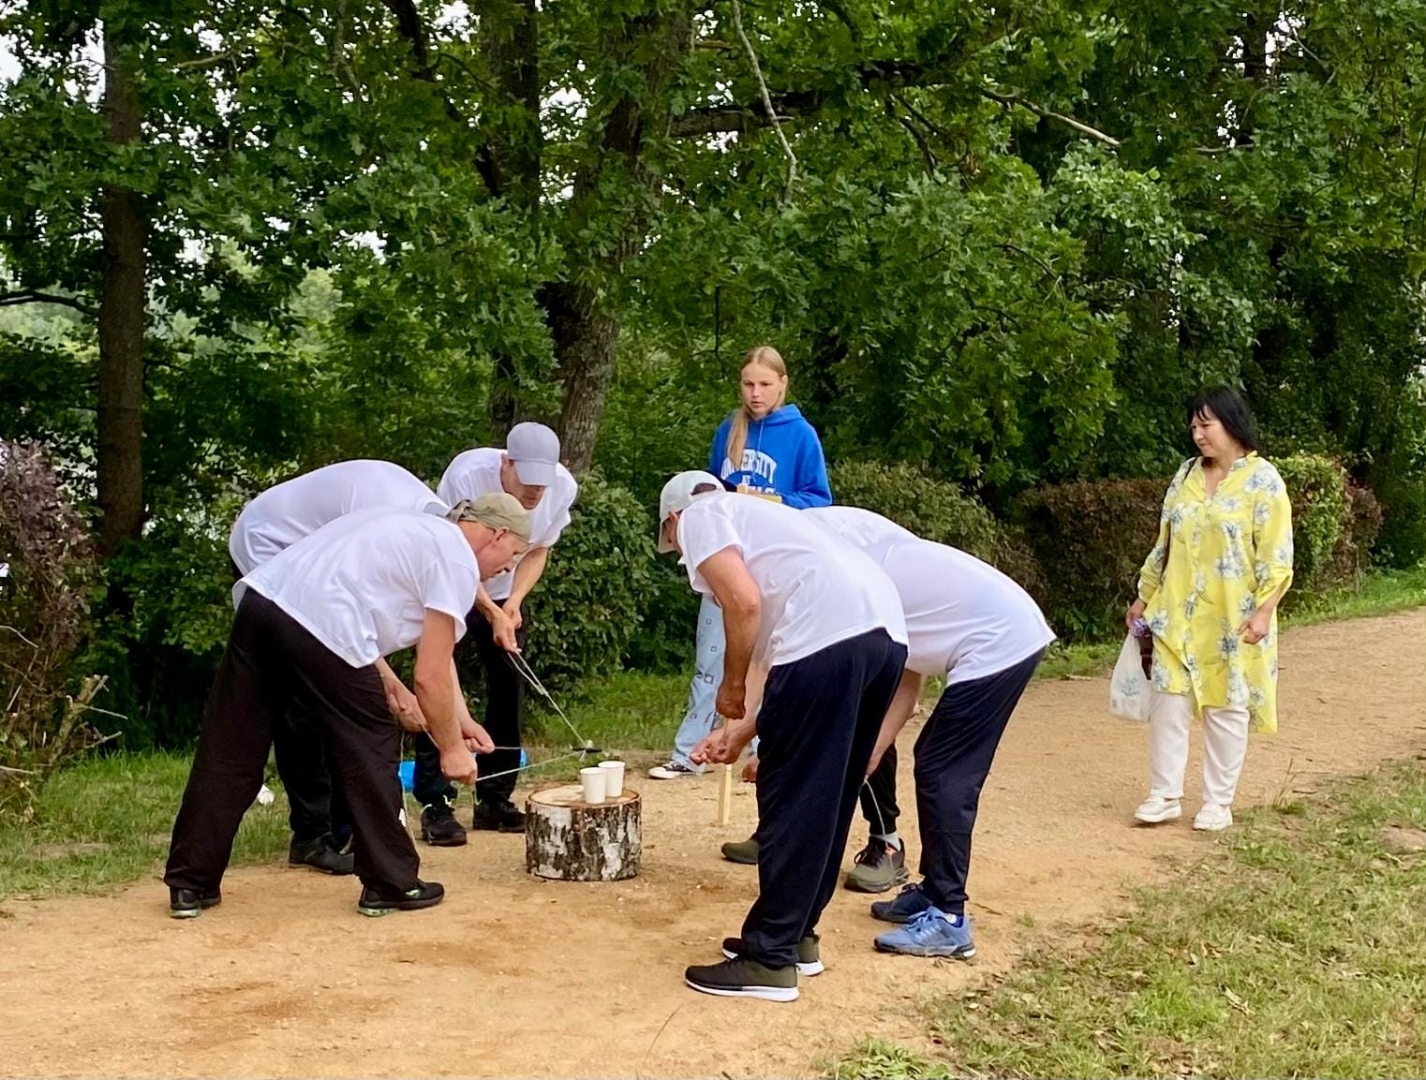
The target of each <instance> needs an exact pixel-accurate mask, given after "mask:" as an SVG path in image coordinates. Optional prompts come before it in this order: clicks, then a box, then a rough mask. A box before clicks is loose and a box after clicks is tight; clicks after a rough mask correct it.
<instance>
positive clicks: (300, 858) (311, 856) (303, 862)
mask: <svg viewBox="0 0 1426 1080" xmlns="http://www.w3.org/2000/svg"><path fill="white" fill-rule="evenodd" d="M287 865H288V866H310V867H311V868H312V869H313V870H320V871H322V873H324V874H335V875H336V876H338V877H341V876H342V875H344V874H351V873H355V872H356V855H355V854H353V853H352V852H350V851H348V852H346V853H345V854H343V853H342V852H341V851H340V850H339V849H338V848H337V847H336V844H335V842H334V841H333V839H332V837H331V836H319V837H317V839H315V840H306V841H303V840H298V839H297V838H296V837H295V836H294V837H293V838H292V846H291V847H289V848H288V849H287Z"/></svg>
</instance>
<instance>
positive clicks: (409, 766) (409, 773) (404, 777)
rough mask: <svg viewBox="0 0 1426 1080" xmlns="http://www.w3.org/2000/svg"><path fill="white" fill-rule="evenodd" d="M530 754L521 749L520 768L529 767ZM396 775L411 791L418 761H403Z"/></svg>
mask: <svg viewBox="0 0 1426 1080" xmlns="http://www.w3.org/2000/svg"><path fill="white" fill-rule="evenodd" d="M529 764H530V755H529V754H528V753H527V752H526V751H525V749H524V748H523V747H521V749H520V768H522V769H524V768H528V767H529ZM396 775H397V776H399V777H400V778H401V790H402V791H410V790H412V788H414V787H415V786H416V763H415V762H414V761H403V762H402V763H401V764H400V765H399V766H397V768H396Z"/></svg>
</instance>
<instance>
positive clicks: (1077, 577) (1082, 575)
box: [1013, 477, 1168, 641]
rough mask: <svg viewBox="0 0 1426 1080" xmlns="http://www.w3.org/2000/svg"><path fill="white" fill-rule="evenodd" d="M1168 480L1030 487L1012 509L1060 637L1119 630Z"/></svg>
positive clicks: (1150, 542) (1097, 637)
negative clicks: (1030, 553)
mask: <svg viewBox="0 0 1426 1080" xmlns="http://www.w3.org/2000/svg"><path fill="white" fill-rule="evenodd" d="M1167 488H1168V478H1167V477H1165V478H1163V479H1152V480H1098V481H1091V480H1082V481H1076V482H1074V483H1070V484H1054V485H1047V486H1044V487H1038V488H1032V489H1031V490H1029V491H1027V492H1025V493H1024V494H1022V495H1021V496H1020V497H1019V498H1018V499H1017V500H1016V501H1015V504H1014V507H1013V515H1014V519H1015V521H1016V523H1017V524H1019V525H1020V527H1021V528H1022V529H1023V530H1024V533H1025V536H1026V538H1027V539H1028V541H1029V544H1030V548H1031V550H1032V551H1033V552H1034V556H1035V558H1036V560H1037V561H1038V562H1039V565H1040V570H1041V575H1042V577H1041V581H1042V584H1041V586H1040V590H1039V594H1038V598H1039V600H1040V604H1041V607H1042V608H1043V609H1044V611H1045V616H1046V618H1048V619H1049V621H1050V625H1051V626H1053V627H1054V628H1055V631H1056V633H1058V634H1059V635H1060V636H1061V637H1063V638H1065V639H1066V640H1081V641H1083V640H1100V639H1104V638H1112V637H1114V636H1116V635H1117V634H1122V633H1123V625H1124V622H1123V618H1124V609H1125V607H1127V606H1128V603H1129V600H1130V598H1131V597H1132V596H1133V594H1134V588H1135V584H1136V582H1137V581H1138V578H1139V568H1140V567H1141V566H1143V564H1144V559H1145V557H1146V556H1147V555H1148V553H1149V550H1150V548H1152V547H1153V545H1154V537H1155V536H1156V535H1157V534H1158V527H1159V512H1160V510H1161V508H1162V507H1163V499H1164V492H1165V490H1166V489H1167Z"/></svg>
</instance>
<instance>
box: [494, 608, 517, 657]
mask: <svg viewBox="0 0 1426 1080" xmlns="http://www.w3.org/2000/svg"><path fill="white" fill-rule="evenodd" d="M486 621H487V622H489V623H490V636H491V637H493V638H494V639H495V644H497V645H499V646H500V647H501V648H502V649H504V650H505V651H506V652H512V653H517V652H519V651H520V643H519V642H518V641H517V640H516V639H515V631H516V629H517V628H518V627H519V626H520V621H521V616H520V605H519V604H516V605H515V617H514V618H513V619H512V618H511V617H510V612H509V610H508V609H507V608H503V607H497V608H495V610H494V611H491V612H489V613H488V614H487V615H486Z"/></svg>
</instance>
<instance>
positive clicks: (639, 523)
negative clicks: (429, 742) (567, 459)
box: [526, 472, 693, 690]
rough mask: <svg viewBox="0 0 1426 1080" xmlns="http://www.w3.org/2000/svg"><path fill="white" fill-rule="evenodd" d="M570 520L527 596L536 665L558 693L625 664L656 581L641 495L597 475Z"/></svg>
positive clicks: (586, 481) (650, 527)
mask: <svg viewBox="0 0 1426 1080" xmlns="http://www.w3.org/2000/svg"><path fill="white" fill-rule="evenodd" d="M570 517H571V520H570V523H569V526H568V527H567V528H566V529H565V531H564V534H563V535H562V536H561V537H560V540H559V543H557V544H556V545H555V546H554V549H553V550H552V551H551V552H550V562H549V566H548V567H547V568H546V570H545V574H544V577H543V578H541V579H540V583H539V584H538V585H537V586H536V587H535V590H534V592H532V593H531V594H530V597H529V599H528V600H527V601H526V607H527V609H528V611H529V615H530V622H531V630H532V632H531V635H530V641H529V645H528V647H527V653H528V657H529V661H530V665H531V667H533V668H534V670H535V673H536V674H537V675H539V677H540V679H541V681H543V682H544V683H545V685H546V686H548V687H550V688H551V689H552V690H553V689H555V688H558V687H566V688H567V687H569V686H570V685H572V684H573V683H574V682H575V681H576V680H578V679H581V678H588V677H591V676H593V677H597V676H601V675H608V674H609V673H611V672H613V671H615V670H617V669H618V667H619V666H620V664H621V662H622V661H623V659H624V656H625V654H626V652H627V651H628V648H629V644H630V642H631V641H632V639H633V636H634V633H635V631H636V630H637V629H638V627H639V622H640V619H641V617H642V615H643V612H644V609H645V606H646V605H647V603H648V601H649V595H650V590H651V585H652V581H653V573H652V572H653V565H654V524H655V522H654V515H653V514H651V513H649V512H648V510H646V509H645V508H644V507H643V506H641V505H640V504H639V501H638V500H637V499H635V498H634V496H633V495H631V494H630V493H629V492H627V491H625V490H624V489H623V488H620V487H615V486H614V485H613V484H610V483H608V482H607V481H606V480H604V478H603V477H602V476H600V475H599V473H597V472H594V473H590V474H588V475H586V476H584V477H583V478H582V479H581V480H580V482H579V499H578V500H577V501H576V502H575V505H574V510H573V511H572V512H571V514H570ZM692 632H693V620H692V618H690V619H689V620H688V630H687V632H686V634H685V636H686V637H687V638H688V640H689V641H690V642H691V641H692ZM690 648H691V645H690Z"/></svg>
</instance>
